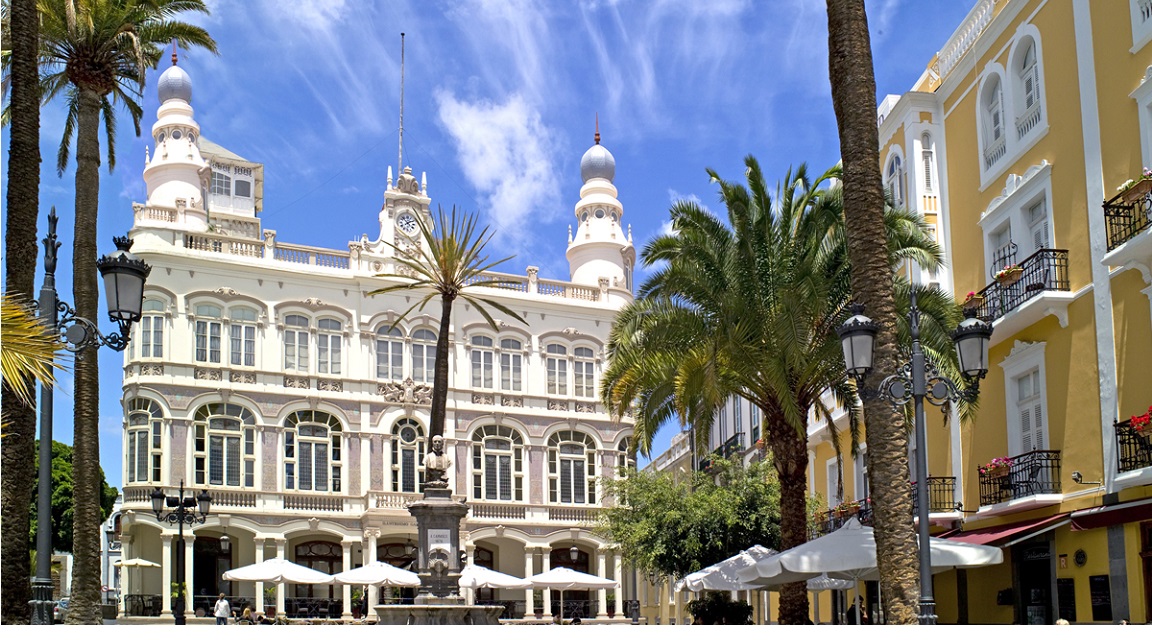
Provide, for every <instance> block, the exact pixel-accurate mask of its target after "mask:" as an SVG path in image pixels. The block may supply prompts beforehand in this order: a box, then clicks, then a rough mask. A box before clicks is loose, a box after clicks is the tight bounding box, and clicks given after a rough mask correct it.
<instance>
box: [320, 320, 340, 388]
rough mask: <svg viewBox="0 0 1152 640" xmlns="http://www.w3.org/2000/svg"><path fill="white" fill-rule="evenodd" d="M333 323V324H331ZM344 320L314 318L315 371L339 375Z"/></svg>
mask: <svg viewBox="0 0 1152 640" xmlns="http://www.w3.org/2000/svg"><path fill="white" fill-rule="evenodd" d="M333 325H335V326H333ZM343 345H344V321H342V320H340V319H337V318H317V319H316V373H318V374H323V375H332V376H338V375H341V373H342V371H343V368H342V364H343V354H344V349H343Z"/></svg>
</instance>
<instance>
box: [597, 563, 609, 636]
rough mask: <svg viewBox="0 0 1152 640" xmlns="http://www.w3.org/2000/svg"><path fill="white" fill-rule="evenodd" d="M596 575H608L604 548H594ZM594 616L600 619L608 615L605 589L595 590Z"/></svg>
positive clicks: (600, 576) (603, 576)
mask: <svg viewBox="0 0 1152 640" xmlns="http://www.w3.org/2000/svg"><path fill="white" fill-rule="evenodd" d="M596 577H598V578H607V577H608V554H606V553H605V552H604V549H597V550H596ZM596 617H597V618H601V619H603V618H607V617H608V590H607V589H597V590H596Z"/></svg>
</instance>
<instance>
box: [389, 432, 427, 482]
mask: <svg viewBox="0 0 1152 640" xmlns="http://www.w3.org/2000/svg"><path fill="white" fill-rule="evenodd" d="M408 427H411V428H412V429H413V430H415V432H416V436H415V438H414V439H413V440H412V441H410V442H405V441H404V439H403V438H402V437H401V434H402V433H403V431H404V429H405V428H408ZM424 434H425V431H424V425H422V424H420V423H419V422H416V421H415V420H412V419H411V418H401V419H400V420H397V421H396V424H394V425H392V460H391V463H392V492H393V493H420V492H421V491H424V454H425V450H424V443H425V442H426V440H425V438H424ZM406 459H407V460H408V461H409V462H408V463H407V464H406V463H405V460H406ZM409 465H410V466H411V471H412V480H413V484H412V485H411V486H408V485H405V484H404V481H405V477H404V476H405V474H404V471H405V469H406V468H408V467H409ZM409 489H411V490H409Z"/></svg>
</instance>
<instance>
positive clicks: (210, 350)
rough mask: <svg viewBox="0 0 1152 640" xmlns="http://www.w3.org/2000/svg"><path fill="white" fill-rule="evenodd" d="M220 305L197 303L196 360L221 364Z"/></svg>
mask: <svg viewBox="0 0 1152 640" xmlns="http://www.w3.org/2000/svg"><path fill="white" fill-rule="evenodd" d="M221 315H222V312H221V310H220V307H217V306H214V305H210V304H198V305H196V362H207V363H210V364H220V334H221V325H220V317H221Z"/></svg>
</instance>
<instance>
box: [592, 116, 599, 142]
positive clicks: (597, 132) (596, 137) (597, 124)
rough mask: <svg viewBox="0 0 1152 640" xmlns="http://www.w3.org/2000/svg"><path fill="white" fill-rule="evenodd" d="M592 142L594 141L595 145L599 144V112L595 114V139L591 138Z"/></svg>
mask: <svg viewBox="0 0 1152 640" xmlns="http://www.w3.org/2000/svg"><path fill="white" fill-rule="evenodd" d="M593 140H595V141H596V144H600V112H599V111H597V112H596V135H595V137H593Z"/></svg>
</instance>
